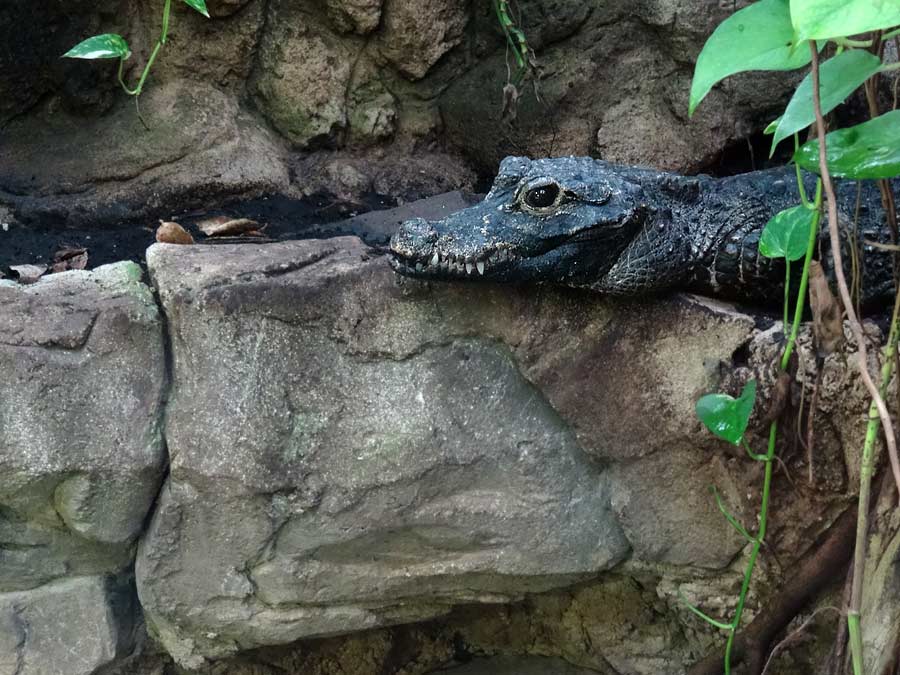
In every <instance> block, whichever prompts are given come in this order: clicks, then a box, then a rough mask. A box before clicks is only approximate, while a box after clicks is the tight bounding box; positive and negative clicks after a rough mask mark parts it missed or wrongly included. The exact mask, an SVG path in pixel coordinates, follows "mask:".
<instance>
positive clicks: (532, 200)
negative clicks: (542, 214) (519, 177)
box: [524, 183, 559, 209]
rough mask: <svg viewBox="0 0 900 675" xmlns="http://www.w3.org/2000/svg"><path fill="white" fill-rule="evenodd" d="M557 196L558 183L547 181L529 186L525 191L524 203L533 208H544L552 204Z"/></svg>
mask: <svg viewBox="0 0 900 675" xmlns="http://www.w3.org/2000/svg"><path fill="white" fill-rule="evenodd" d="M558 197H559V185H557V184H556V183H547V184H546V185H538V186H537V187H533V188H531V189H530V190H529V191H528V192H526V193H525V198H524V201H525V205H526V206H530V207H531V208H533V209H546V208H549V207H551V206H553V205H554V204H556V200H557V198H558Z"/></svg>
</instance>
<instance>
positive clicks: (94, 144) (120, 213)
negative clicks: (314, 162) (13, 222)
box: [0, 80, 288, 225]
mask: <svg viewBox="0 0 900 675" xmlns="http://www.w3.org/2000/svg"><path fill="white" fill-rule="evenodd" d="M141 114H142V115H143V117H144V119H145V120H146V121H147V122H148V124H149V125H151V126H150V130H149V131H148V130H146V129H145V128H144V127H143V126H142V124H141V122H140V119H139V118H138V116H137V114H136V112H135V108H134V103H133V102H132V101H131V100H130V99H128V100H126V99H125V98H120V99H118V102H117V104H116V107H115V110H114V112H112V113H111V115H110V116H108V117H103V118H95V119H88V120H84V119H81V120H76V119H73V118H72V117H71V116H70V115H69V114H67V113H66V112H64V111H62V110H58V109H56V108H54V107H52V106H48V107H45V108H44V109H43V110H42V112H41V113H40V114H38V115H35V116H32V117H23V118H21V119H19V120H16V121H14V122H12V123H11V124H9V125H8V126H7V127H5V128H4V129H2V130H0V143H2V145H3V153H2V154H0V200H2V201H5V202H8V203H10V204H12V206H13V207H14V210H15V213H16V215H17V216H18V218H19V219H20V220H25V221H27V220H40V221H43V222H48V221H49V222H52V223H53V224H55V225H85V224H103V223H107V224H108V223H116V222H118V221H120V220H124V219H127V218H133V217H135V216H138V215H142V214H148V213H171V212H172V211H174V210H176V209H177V208H178V207H185V206H190V205H194V206H200V205H203V204H205V203H207V200H211V199H214V198H216V197H221V196H222V195H229V196H235V195H244V196H252V195H255V194H259V193H268V192H283V191H285V190H286V189H287V185H288V175H287V168H286V166H285V164H284V162H283V158H282V152H281V149H280V148H279V146H278V145H277V144H276V143H275V142H274V141H273V140H272V139H271V138H270V136H269V134H268V133H267V132H266V131H265V130H264V129H262V128H261V127H260V126H259V124H258V122H256V121H254V118H253V117H252V116H250V115H249V114H248V113H246V112H245V111H242V110H241V109H240V108H239V107H238V105H237V103H236V101H234V100H233V99H231V98H229V97H227V96H225V95H224V94H223V93H222V92H221V91H219V90H218V89H216V88H214V87H211V86H209V85H206V84H201V83H197V82H189V81H183V80H176V81H172V82H170V83H168V84H166V85H158V86H154V87H152V88H150V89H148V91H147V92H146V94H145V95H144V96H143V97H142V102H141ZM73 128H74V130H73ZM48 158H52V161H48Z"/></svg>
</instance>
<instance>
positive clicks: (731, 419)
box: [697, 380, 756, 445]
mask: <svg viewBox="0 0 900 675" xmlns="http://www.w3.org/2000/svg"><path fill="white" fill-rule="evenodd" d="M755 401H756V380H750V381H749V382H747V384H746V385H744V390H743V391H742V392H741V395H740V396H739V397H738V398H734V397H732V396H729V395H728V394H707V395H706V396H702V397H701V398H700V400H699V401H697V417H699V418H700V421H701V422H703V424H704V425H705V426H706V428H707V429H709V430H710V431H711V432H713V433H714V434H715V435H716V436H718V437H719V438H722V439H724V440H726V441H728V442H729V443H734V444H735V445H737V444H738V443H740V442H741V439H742V438H743V437H744V432H745V431H747V424H748V423H749V422H750V413H751V412H753V404H754V403H755Z"/></svg>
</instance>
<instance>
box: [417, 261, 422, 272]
mask: <svg viewBox="0 0 900 675" xmlns="http://www.w3.org/2000/svg"><path fill="white" fill-rule="evenodd" d="M422 269H423V267H422V263H416V272H421V271H422Z"/></svg>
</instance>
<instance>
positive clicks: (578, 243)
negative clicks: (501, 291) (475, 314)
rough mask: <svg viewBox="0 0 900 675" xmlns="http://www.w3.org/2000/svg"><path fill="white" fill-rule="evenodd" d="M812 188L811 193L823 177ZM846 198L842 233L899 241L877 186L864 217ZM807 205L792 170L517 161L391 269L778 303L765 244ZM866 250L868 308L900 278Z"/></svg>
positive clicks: (415, 233)
mask: <svg viewBox="0 0 900 675" xmlns="http://www.w3.org/2000/svg"><path fill="white" fill-rule="evenodd" d="M804 184H805V186H806V190H807V192H808V194H810V195H811V194H812V190H813V189H814V186H815V177H814V176H811V175H806V176H805V177H804ZM838 201H839V212H840V213H841V220H842V225H843V226H844V227H845V228H852V227H854V223H856V226H857V227H858V233H859V240H860V241H862V240H865V239H869V240H876V241H881V242H887V241H889V237H888V235H887V232H886V226H885V225H884V222H885V219H884V213H883V210H882V207H881V199H880V196H879V193H878V190H877V188H876V187H875V186H874V185H872V184H870V183H868V182H867V183H865V184H863V187H862V191H861V193H860V202H859V210H858V213H859V218H858V221H856V220H855V214H856V212H857V209H856V206H857V184H856V183H855V182H850V181H845V182H843V183H842V184H841V185H839V186H838ZM799 203H800V197H799V194H798V191H797V184H796V174H795V172H794V169H793V168H790V167H784V168H778V169H770V170H767V171H756V172H753V173H747V174H743V175H740V176H732V177H728V178H718V179H717V178H710V177H709V176H696V177H686V176H680V175H678V174H672V173H665V172H660V171H654V170H651V169H640V168H634V167H626V166H617V165H615V164H610V163H608V162H604V161H600V160H595V159H590V158H586V157H560V158H554V159H539V160H528V159H525V158H521V157H508V158H506V159H505V160H503V162H502V163H501V165H500V172H499V174H498V175H497V178H496V179H495V180H494V185H493V187H492V188H491V191H490V192H489V193H488V195H487V196H486V197H485V199H484V201H483V202H481V203H480V204H476V205H475V206H472V207H470V208H468V209H464V210H463V211H459V212H458V213H454V214H452V215H450V216H448V217H447V218H444V219H443V220H439V221H433V222H428V221H425V220H422V219H421V218H420V219H415V220H410V221H407V222H405V223H403V225H402V226H401V227H400V230H399V231H398V232H397V233H396V234H395V235H394V236H393V237H392V239H391V266H392V267H393V268H394V270H396V271H397V272H399V273H400V274H404V275H407V276H411V277H418V278H423V279H436V280H461V279H465V280H483V281H493V282H535V283H554V284H563V285H566V286H575V287H582V288H589V289H591V290H594V291H599V292H602V293H610V294H616V295H629V294H645V293H659V292H664V291H667V290H673V289H684V290H689V291H693V292H697V293H702V294H705V295H713V296H718V297H724V298H730V299H739V300H747V301H751V302H756V303H760V304H772V305H777V304H780V303H781V301H782V297H783V295H782V291H783V288H784V277H785V272H784V261H783V260H770V259H768V258H765V257H763V256H761V255H760V254H759V252H758V250H757V249H758V244H759V236H760V234H761V232H762V229H763V227H764V226H765V224H766V223H767V222H768V221H769V219H770V218H771V217H772V216H774V215H775V214H776V213H778V212H779V211H781V210H782V209H785V208H787V207H790V206H796V205H797V204H799ZM864 249H865V268H864V270H863V274H862V282H863V302H864V303H872V302H877V301H878V300H879V299H881V298H884V297H887V296H889V295H890V294H891V293H892V292H893V272H892V266H891V260H890V254H888V253H885V252H884V251H881V250H878V249H875V248H873V247H871V246H865V247H864ZM827 252H828V240H827V236H825V235H822V236H820V239H819V242H818V245H817V257H820V256H821V258H822V261H823V264H824V265H825V267H826V271H829V270H828V267H829V264H830V256H829V255H826V254H827ZM845 258H846V259H847V260H848V263H847V265H848V266H849V259H850V256H849V255H846V256H845ZM800 267H801V265H800V263H799V262H798V263H796V264H795V265H793V266H792V268H796V270H797V271H798V272H799V269H800ZM847 271H848V273H849V269H848V270H847Z"/></svg>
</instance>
